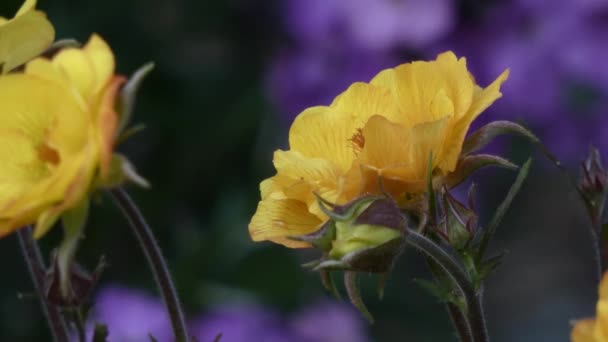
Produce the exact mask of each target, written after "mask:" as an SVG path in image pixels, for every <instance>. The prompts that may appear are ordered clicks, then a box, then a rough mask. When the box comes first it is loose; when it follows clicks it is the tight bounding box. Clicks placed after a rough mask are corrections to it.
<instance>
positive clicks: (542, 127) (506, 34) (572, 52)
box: [436, 0, 608, 160]
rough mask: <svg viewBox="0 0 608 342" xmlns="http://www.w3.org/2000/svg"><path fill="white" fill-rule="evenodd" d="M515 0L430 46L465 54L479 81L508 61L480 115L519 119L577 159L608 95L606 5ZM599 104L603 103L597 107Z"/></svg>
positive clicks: (596, 136) (599, 122) (592, 138)
mask: <svg viewBox="0 0 608 342" xmlns="http://www.w3.org/2000/svg"><path fill="white" fill-rule="evenodd" d="M545 2H546V1H544V0H532V1H527V0H518V1H513V2H510V3H505V4H503V5H499V6H498V7H495V8H493V9H490V10H489V11H488V12H487V13H486V16H485V17H484V18H483V20H482V21H481V22H480V23H478V25H473V26H469V27H466V28H461V29H460V30H459V31H458V32H455V33H454V34H453V35H452V36H451V37H450V38H449V39H447V40H446V41H445V42H444V43H443V44H440V45H439V46H438V47H436V51H439V50H445V49H454V50H456V52H457V53H458V54H461V55H464V56H467V61H468V64H469V65H470V66H471V69H472V70H473V72H474V73H475V75H476V77H478V79H479V80H480V81H481V82H480V83H482V84H483V83H484V81H487V80H491V79H492V78H493V77H495V75H497V74H498V73H499V72H500V71H502V70H504V69H505V68H507V67H509V68H510V69H511V74H510V76H509V80H508V81H507V82H505V84H504V86H503V88H502V92H503V95H504V96H503V98H502V99H500V100H499V101H497V103H496V105H495V106H493V108H492V109H491V111H490V112H489V113H488V115H484V119H494V120H495V119H507V120H522V121H523V122H525V123H526V124H528V125H529V126H530V127H531V128H532V129H533V130H534V131H535V133H537V134H538V135H539V136H540V138H541V139H542V140H543V141H545V143H546V144H547V145H548V147H549V148H550V149H551V150H553V151H554V152H556V153H557V155H558V157H560V158H562V159H566V160H567V159H574V160H576V159H578V158H579V156H580V155H582V154H584V151H586V149H587V145H588V144H589V143H590V142H594V143H595V144H600V146H601V144H602V142H600V141H598V140H600V139H601V138H602V137H603V135H602V134H601V133H600V132H598V131H599V129H598V127H602V126H605V124H606V120H604V119H602V118H603V115H605V113H603V115H602V111H604V112H605V111H606V108H607V107H606V100H607V98H608V66H607V65H606V64H605V63H604V61H605V60H606V59H608V46H606V44H604V42H603V41H601V39H602V37H605V36H606V35H607V34H608V24H607V23H606V22H605V18H606V15H608V3H606V2H603V4H602V3H600V2H599V1H595V0H583V1H581V2H578V1H570V0H556V1H551V6H543V4H545ZM602 106H603V108H602Z"/></svg>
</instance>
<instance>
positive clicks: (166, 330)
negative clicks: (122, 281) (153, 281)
mask: <svg viewBox="0 0 608 342" xmlns="http://www.w3.org/2000/svg"><path fill="white" fill-rule="evenodd" d="M91 321H94V322H99V323H102V324H106V325H107V326H108V330H109V336H108V339H109V340H110V341H119V342H130V341H133V342H139V341H146V340H147V339H148V336H149V335H152V336H154V337H155V338H156V339H157V340H158V341H161V342H162V341H171V339H172V336H173V334H172V330H171V325H170V321H169V317H168V316H167V313H166V311H165V308H164V306H163V303H162V302H161V300H160V298H156V297H152V296H150V295H148V294H146V293H145V292H143V291H140V290H135V289H130V288H126V287H121V286H116V285H113V286H108V287H104V288H102V289H100V290H99V291H98V294H97V297H96V299H95V305H94V307H93V312H92V319H91ZM91 330H92V328H91Z"/></svg>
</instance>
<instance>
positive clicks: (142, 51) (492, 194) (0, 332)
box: [0, 0, 608, 342]
mask: <svg viewBox="0 0 608 342" xmlns="http://www.w3.org/2000/svg"><path fill="white" fill-rule="evenodd" d="M21 2H22V1H21V0H2V1H0V15H3V16H12V15H13V14H14V12H15V11H16V10H17V8H18V7H19V6H20V5H21ZM38 7H39V8H41V9H43V10H44V11H46V12H47V14H48V16H49V17H50V19H51V21H52V22H53V23H54V24H55V26H56V30H57V38H72V37H73V38H76V39H78V40H80V41H86V39H88V36H89V35H90V34H91V33H92V32H98V33H100V34H101V35H102V36H103V37H104V38H105V39H106V40H107V41H108V42H109V44H110V45H111V46H112V48H113V49H114V52H115V55H116V59H117V68H118V71H119V72H120V73H122V74H126V75H129V74H131V73H132V72H133V71H135V70H136V68H138V67H139V66H140V65H142V64H144V63H145V62H148V61H154V62H155V63H156V68H155V70H154V71H153V72H152V74H151V75H150V76H149V78H148V79H147V80H146V81H145V83H144V86H143V88H142V89H141V92H140V96H139V98H138V102H137V107H136V113H135V117H134V123H145V125H146V127H147V128H146V130H145V131H143V132H142V133H140V134H138V135H137V136H135V137H133V138H132V139H130V140H129V141H128V142H127V143H125V144H124V145H121V146H120V147H119V150H121V151H122V152H124V153H125V154H126V155H128V156H129V157H130V158H131V160H132V161H133V162H134V164H135V165H136V166H137V168H138V170H139V171H140V173H141V174H142V175H143V176H145V177H146V178H147V179H148V180H149V181H150V182H151V184H152V188H151V189H150V190H141V189H136V188H132V189H130V190H131V193H132V194H133V196H134V198H135V199H136V201H137V202H138V203H139V205H140V207H141V209H142V210H143V212H144V213H145V215H146V216H147V218H148V220H149V222H150V223H151V224H152V226H153V229H154V230H155V233H156V234H157V236H158V239H159V242H160V244H161V246H162V248H163V249H164V252H165V255H166V256H167V258H168V262H169V264H170V266H171V268H172V271H173V275H174V276H175V281H176V282H177V285H178V290H179V293H180V295H181V298H182V300H183V302H184V305H185V307H186V310H187V312H188V317H189V321H190V324H191V326H192V331H194V332H196V334H198V336H199V338H200V340H201V341H205V342H206V341H212V339H213V337H214V336H215V335H216V334H217V333H218V332H223V333H224V339H222V341H224V342H241V341H260V342H265V341H273V342H274V341H296V342H348V341H354V342H358V341H361V342H367V341H379V342H380V341H382V342H384V341H387V342H389V341H456V338H455V337H454V335H453V333H452V330H451V326H450V323H449V321H448V318H447V315H446V313H445V311H444V308H443V305H442V304H441V303H438V302H437V301H436V300H435V299H434V298H433V297H431V296H430V295H428V294H427V293H426V292H425V290H423V289H421V288H420V287H418V286H417V285H416V284H415V283H414V282H413V281H412V280H413V279H415V278H428V277H429V275H428V273H427V271H426V269H425V267H424V262H423V260H422V259H421V258H420V257H419V256H418V255H416V254H414V253H412V252H408V253H406V254H405V255H404V257H403V258H402V259H401V260H400V262H399V263H398V264H397V266H396V268H395V270H394V272H393V274H392V275H391V278H390V280H389V282H388V285H387V288H386V291H385V298H384V299H383V300H382V301H380V300H378V299H377V296H376V291H375V286H376V284H375V282H376V280H377V279H375V277H373V276H369V277H364V279H363V290H362V291H363V295H364V298H365V300H366V302H367V304H368V306H369V308H370V310H371V311H372V313H374V315H375V317H376V321H377V323H376V324H374V325H372V326H369V325H367V324H366V323H365V322H364V321H363V320H362V319H361V317H360V316H359V315H358V313H356V312H354V311H353V310H352V309H351V308H350V306H349V305H345V304H341V303H339V302H337V301H335V300H333V299H332V298H330V296H329V295H327V294H326V293H325V292H324V291H323V289H322V286H321V284H320V282H319V279H318V276H317V275H316V274H314V273H311V272H307V271H304V270H302V269H301V268H300V266H299V265H300V264H302V263H303V262H305V261H307V260H311V259H312V258H314V257H315V255H314V253H311V252H308V251H295V250H288V249H286V248H284V247H282V246H278V245H273V244H271V243H253V242H251V241H250V239H249V235H248V232H247V225H248V222H249V219H250V217H251V216H252V214H253V213H254V211H255V208H256V205H257V201H258V200H259V192H258V184H259V182H260V181H261V180H262V179H264V178H267V177H269V176H271V175H272V174H273V168H272V163H271V159H272V152H273V151H274V150H275V149H277V148H285V147H286V137H287V132H288V128H289V125H290V123H291V121H292V120H293V118H294V117H295V116H296V115H297V114H298V113H299V112H300V111H301V110H303V109H304V108H306V107H309V106H313V105H321V104H329V103H330V102H331V100H332V98H333V97H334V96H336V95H337V94H339V93H340V92H341V91H342V90H344V89H345V88H346V87H347V86H348V85H349V84H350V83H352V82H354V81H369V79H370V78H371V77H372V76H373V75H374V74H376V73H377V72H378V71H380V70H382V69H383V68H387V67H392V66H396V65H398V64H400V63H404V62H409V61H411V60H414V59H433V58H434V57H435V56H436V54H437V53H438V52H442V51H445V50H448V49H450V50H454V51H455V52H456V53H457V55H459V56H466V57H467V63H468V66H469V68H470V70H472V72H473V73H474V75H475V77H476V79H477V82H478V83H479V84H481V85H483V86H485V85H487V84H489V83H490V82H491V81H492V80H493V79H494V78H495V77H496V76H497V75H499V74H500V72H501V71H503V70H504V69H506V68H511V76H510V78H509V80H508V81H507V82H506V83H505V85H504V87H503V93H504V96H503V98H502V99H500V100H499V101H498V102H497V103H495V104H494V105H493V106H492V107H491V108H490V109H489V110H488V111H487V112H486V113H485V114H483V115H482V117H481V118H480V120H479V121H478V122H477V123H476V125H477V126H479V125H480V124H482V123H484V122H488V121H491V120H496V119H506V120H514V121H519V122H522V123H524V124H525V125H527V126H528V127H530V128H531V129H532V130H533V131H534V132H535V133H537V134H538V135H539V136H540V137H541V138H542V139H543V140H544V142H545V143H546V145H547V146H548V148H549V149H551V150H552V151H553V152H554V153H555V154H556V155H557V156H558V157H559V158H560V159H561V160H562V161H563V162H564V164H565V165H566V166H567V168H568V169H569V170H570V173H571V174H572V175H576V174H577V173H578V169H577V167H578V165H579V163H580V160H581V159H583V158H584V157H585V155H586V153H587V149H588V145H589V144H590V143H593V144H595V145H597V146H598V147H599V148H600V149H601V150H602V151H604V152H608V134H605V133H604V131H605V129H606V127H607V126H608V119H607V118H606V115H607V114H608V107H607V106H606V104H607V101H608V64H606V61H607V60H608V40H607V38H608V2H606V1H605V0H502V1H501V0H493V1H487V0H486V1H481V0H478V1H475V0H283V1H279V0H274V1H271V0H265V1H260V0H258V1H255V0H207V1H197V0H190V1H187V0H174V1H170V0H105V1H91V0H87V1H84V0H53V1H50V0H40V1H39V6H38ZM490 149H491V150H494V151H501V152H502V153H504V154H506V155H507V156H508V157H509V158H510V159H512V160H513V161H515V162H516V163H518V164H522V163H523V162H524V161H525V159H527V158H528V156H530V155H531V156H533V158H534V164H533V170H532V173H531V175H530V177H529V179H528V180H527V181H526V184H525V185H524V187H523V191H522V192H521V193H520V195H519V196H518V197H517V200H516V202H515V204H514V206H513V207H512V209H511V210H510V211H509V213H508V215H507V217H506V219H505V221H504V224H503V225H502V226H501V227H500V231H499V233H498V236H497V239H496V241H494V243H493V245H492V246H493V249H495V251H496V252H498V251H501V250H507V251H508V254H507V256H506V258H505V259H504V263H503V265H502V267H500V268H499V269H498V271H497V272H495V273H494V274H493V275H492V276H491V277H490V278H489V280H488V282H487V286H486V297H485V307H486V311H487V319H488V324H489V330H490V334H491V336H493V341H496V342H506V341H520V342H527V341H567V340H568V335H569V331H570V321H571V320H572V319H575V318H581V317H586V316H590V315H593V312H594V308H595V300H596V283H595V279H594V278H595V276H594V273H593V272H594V271H593V269H594V265H593V256H592V254H593V253H592V250H591V245H590V244H591V241H590V238H589V235H588V228H587V225H588V222H587V219H586V217H585V212H584V208H583V206H582V204H581V203H580V202H579V200H578V198H577V194H576V193H575V192H574V189H573V188H572V187H571V186H570V185H569V184H568V181H567V178H566V176H565V175H564V174H562V173H560V172H558V171H557V170H556V169H555V168H554V167H552V165H551V164H550V163H549V162H547V161H546V160H545V159H544V157H543V155H542V154H541V153H539V152H538V151H537V150H536V149H534V148H533V147H532V146H530V145H529V144H528V143H526V142H525V141H523V140H522V139H518V138H512V137H503V138H500V139H499V140H498V141H497V142H496V143H494V144H493V145H491V146H490ZM602 155H603V156H606V153H602ZM514 176H515V174H514V173H513V172H508V171H504V170H483V171H481V172H479V173H478V174H477V175H476V176H475V177H474V178H475V181H476V182H477V183H478V185H479V187H478V189H479V196H478V201H477V202H478V203H477V204H478V208H479V210H480V211H481V216H482V222H487V219H488V217H489V215H491V213H492V211H493V209H494V208H495V207H496V205H497V204H498V203H499V201H500V200H501V199H502V197H503V196H504V195H505V194H506V191H507V189H508V187H509V185H510V183H511V182H512V181H513V179H514ZM93 208H94V209H93V210H92V216H91V218H90V222H89V225H88V227H87V230H86V239H85V240H84V241H83V243H82V245H81V248H80V250H79V253H78V260H79V261H80V262H81V263H82V264H83V265H85V266H86V267H88V268H89V269H92V268H94V266H95V264H96V262H97V260H98V258H99V257H100V256H101V255H105V257H106V259H107V261H108V262H109V264H110V267H109V268H108V270H107V271H106V272H105V273H104V274H103V278H102V281H101V284H100V285H99V287H98V289H97V291H96V292H95V293H94V295H93V298H92V301H93V302H94V303H96V305H95V307H94V309H93V316H94V318H95V319H97V320H99V321H102V322H106V323H108V324H110V341H119V342H122V341H144V340H145V337H144V336H145V335H146V333H147V332H152V333H153V334H155V335H156V336H157V337H158V340H159V341H161V342H162V341H168V340H169V337H166V336H168V335H167V334H169V333H170V332H169V327H168V326H167V320H166V317H165V316H164V312H163V310H162V306H161V304H160V301H159V297H158V295H157V292H156V290H155V287H154V284H153V281H152V276H151V274H150V273H149V272H148V270H147V267H146V263H145V260H144V258H143V256H142V253H141V252H140V250H139V249H138V248H137V245H136V242H135V240H134V238H133V236H132V234H131V232H130V231H129V229H128V227H127V226H126V223H125V220H124V219H123V218H122V217H121V216H120V214H119V212H118V211H117V210H116V208H114V207H113V205H112V203H111V202H110V201H109V199H108V198H107V197H105V196H103V195H100V196H99V197H98V198H97V200H96V205H95V206H94V207H93ZM484 219H485V220H486V221H483V220H484ZM60 239H61V232H60V229H55V230H53V232H52V234H50V235H48V236H47V237H45V238H44V239H43V240H42V241H41V243H42V245H43V248H44V251H45V253H46V254H47V255H48V253H49V252H50V249H51V248H52V247H53V246H54V245H56V244H57V243H58V241H59V240H60ZM0 265H1V266H0V267H1V268H2V270H3V274H4V275H3V276H2V277H1V279H2V281H1V282H0V341H48V340H49V335H48V333H47V328H46V323H45V322H44V320H43V317H42V314H41V312H40V309H39V305H38V302H37V300H36V299H35V298H32V296H31V294H32V291H33V290H32V285H31V283H30V281H29V278H28V275H27V271H26V269H25V265H24V263H23V261H22V259H21V256H20V254H19V250H18V249H17V239H16V237H15V236H8V237H6V238H3V239H2V240H0ZM18 294H22V295H23V296H22V297H24V298H23V299H19V298H18Z"/></svg>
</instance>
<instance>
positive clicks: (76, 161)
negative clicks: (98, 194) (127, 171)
mask: <svg viewBox="0 0 608 342" xmlns="http://www.w3.org/2000/svg"><path fill="white" fill-rule="evenodd" d="M124 81H125V79H124V78H123V77H122V76H116V75H114V56H113V54H112V51H111V50H110V48H109V46H108V45H107V44H106V43H105V42H104V41H103V40H102V39H101V38H100V37H99V36H97V35H93V36H91V38H90V39H89V41H88V42H87V44H86V45H85V46H84V47H83V48H67V49H64V50H62V51H60V52H59V53H57V54H56V55H55V56H54V57H53V58H52V59H46V58H37V59H34V60H32V61H31V62H29V63H28V64H27V65H26V67H25V71H24V72H22V73H11V74H8V75H4V76H1V77H0V160H2V163H1V164H0V235H5V234H8V233H10V232H12V231H14V230H15V229H18V228H20V227H22V226H24V225H26V224H32V223H35V224H36V228H35V232H34V234H35V236H37V237H39V236H41V235H43V234H44V233H45V232H46V231H47V230H48V229H49V228H50V227H51V226H52V225H53V223H54V222H56V220H57V218H58V217H59V216H60V215H61V214H62V213H63V212H64V211H66V210H67V209H70V208H72V207H74V206H75V205H77V204H78V203H80V201H82V200H83V199H84V198H85V196H86V195H87V194H88V192H89V191H90V187H91V183H92V181H93V178H94V177H95V175H96V174H97V173H99V174H100V177H104V176H105V175H106V174H107V172H108V168H109V164H110V158H111V155H112V149H113V144H114V135H115V131H116V125H117V114H116V112H115V110H114V102H115V97H116V94H117V91H118V90H119V88H120V85H121V84H122V83H123V82H124Z"/></svg>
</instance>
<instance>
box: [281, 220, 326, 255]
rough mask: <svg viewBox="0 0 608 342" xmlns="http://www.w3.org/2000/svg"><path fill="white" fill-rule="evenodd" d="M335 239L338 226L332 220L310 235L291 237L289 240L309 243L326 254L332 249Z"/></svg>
mask: <svg viewBox="0 0 608 342" xmlns="http://www.w3.org/2000/svg"><path fill="white" fill-rule="evenodd" d="M335 238H336V224H335V222H334V221H332V220H328V221H327V222H325V223H324V224H323V225H322V226H321V228H320V229H319V230H317V231H315V232H312V233H310V234H305V235H295V236H289V239H291V240H296V241H303V242H308V243H310V244H312V245H313V246H314V247H316V248H319V249H321V250H323V251H326V252H327V251H329V250H330V249H331V243H332V241H333V240H334V239H335Z"/></svg>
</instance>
